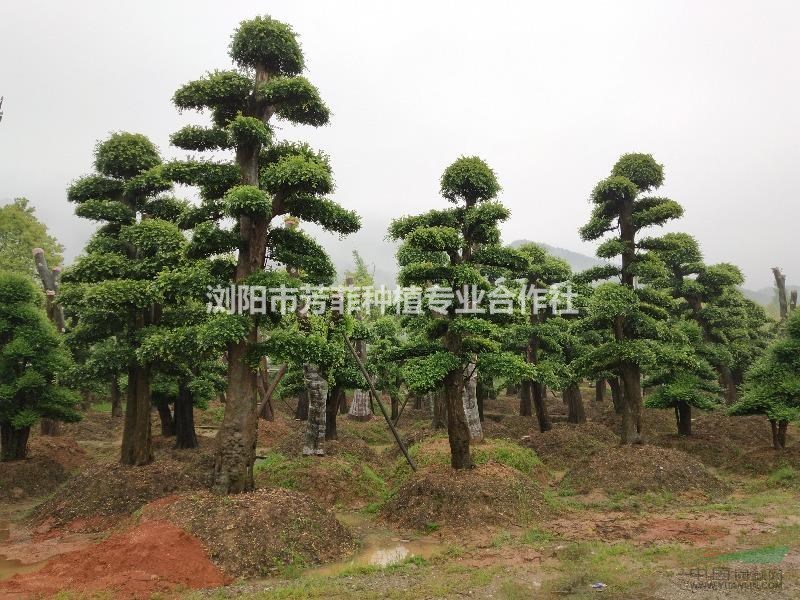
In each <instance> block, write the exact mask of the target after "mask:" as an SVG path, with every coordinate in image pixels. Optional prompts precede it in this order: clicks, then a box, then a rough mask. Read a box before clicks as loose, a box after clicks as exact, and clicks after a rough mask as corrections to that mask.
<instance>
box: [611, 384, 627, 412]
mask: <svg viewBox="0 0 800 600" xmlns="http://www.w3.org/2000/svg"><path fill="white" fill-rule="evenodd" d="M608 387H609V388H610V389H611V403H612V404H613V405H614V412H615V413H617V414H618V415H621V414H622V411H623V410H624V406H623V404H622V388H621V386H620V383H619V377H617V376H616V375H614V376H613V377H612V378H611V379H609V380H608Z"/></svg>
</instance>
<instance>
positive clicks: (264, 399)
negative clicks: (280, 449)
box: [256, 359, 286, 421]
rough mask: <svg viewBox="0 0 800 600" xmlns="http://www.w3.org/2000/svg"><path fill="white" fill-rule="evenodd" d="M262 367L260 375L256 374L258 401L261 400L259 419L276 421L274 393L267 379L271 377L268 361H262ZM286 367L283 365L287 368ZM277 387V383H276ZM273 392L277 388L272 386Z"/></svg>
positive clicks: (259, 371) (259, 370)
mask: <svg viewBox="0 0 800 600" xmlns="http://www.w3.org/2000/svg"><path fill="white" fill-rule="evenodd" d="M259 364H260V365H261V366H260V367H259V369H258V373H256V385H257V386H258V400H259V405H258V406H259V409H258V417H259V418H261V419H264V420H265V421H274V420H275V411H274V410H273V409H272V391H270V390H268V389H267V377H268V375H269V371H268V370H267V369H268V366H267V364H266V359H262V360H261V362H260V363H259ZM285 367H286V365H283V368H285ZM276 385H277V383H276ZM270 388H271V390H274V389H275V388H274V387H273V386H272V384H270Z"/></svg>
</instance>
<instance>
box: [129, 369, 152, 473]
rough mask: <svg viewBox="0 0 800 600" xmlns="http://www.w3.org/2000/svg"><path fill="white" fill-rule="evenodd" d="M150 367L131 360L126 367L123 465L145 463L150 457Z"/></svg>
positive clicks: (150, 459)
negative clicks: (132, 362) (126, 384)
mask: <svg viewBox="0 0 800 600" xmlns="http://www.w3.org/2000/svg"><path fill="white" fill-rule="evenodd" d="M151 408H152V405H151V399H150V370H149V369H148V368H147V367H141V366H139V365H137V364H132V365H131V367H130V368H129V369H128V394H127V401H126V405H125V427H124V429H123V431H122V456H121V462H122V464H124V465H146V464H147V463H149V462H150V461H152V460H153V450H152V446H151V439H150V435H151V434H150V410H151Z"/></svg>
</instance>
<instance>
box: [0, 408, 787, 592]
mask: <svg viewBox="0 0 800 600" xmlns="http://www.w3.org/2000/svg"><path fill="white" fill-rule="evenodd" d="M587 397H589V398H590V397H591V396H589V395H588V394H587ZM551 402H552V405H551V409H552V411H553V414H554V417H555V418H554V421H555V424H554V428H553V430H552V431H549V432H547V433H544V434H542V433H539V432H538V430H537V429H536V426H535V420H532V419H530V418H523V417H519V416H516V415H515V414H514V413H515V411H516V408H517V401H516V399H514V398H510V397H503V398H500V399H499V400H496V401H490V402H487V405H486V412H487V414H486V422H485V431H486V437H487V439H486V440H485V441H484V442H483V443H482V444H479V445H476V446H475V447H474V448H473V454H474V457H475V462H476V463H477V467H476V468H475V469H474V470H472V471H469V472H453V471H452V470H450V469H449V468H448V466H447V464H448V446H447V441H446V436H445V435H444V433H443V432H442V431H435V430H433V429H432V428H431V426H430V423H429V419H428V416H427V414H426V413H425V412H424V411H415V410H413V409H410V408H408V409H406V411H405V414H404V415H403V417H402V419H401V421H400V425H399V429H400V430H401V434H402V437H403V439H405V440H406V441H407V443H408V444H409V445H410V453H411V456H412V457H413V459H414V461H415V463H416V464H417V466H418V471H417V472H416V473H414V472H412V471H411V470H410V469H409V467H408V465H407V463H406V462H405V459H404V458H403V457H402V455H401V454H400V452H399V451H398V450H397V448H396V447H395V446H394V444H393V439H392V437H391V435H390V433H389V431H388V429H387V427H386V424H385V423H384V422H383V419H382V418H380V417H376V418H375V419H373V420H372V421H368V422H354V421H350V420H348V419H347V418H346V417H345V416H340V418H339V440H337V441H334V442H330V443H328V445H327V455H326V456H325V457H321V458H320V457H303V456H301V455H300V448H301V445H302V427H303V424H301V423H298V422H296V421H294V420H293V419H291V418H290V416H289V410H288V408H286V410H285V411H283V410H279V411H278V414H277V416H276V420H275V421H273V422H270V423H266V422H262V423H261V424H260V426H259V427H260V429H259V442H258V450H257V454H258V456H259V460H258V463H257V477H256V478H257V485H258V488H259V489H258V490H257V491H256V492H253V493H251V494H246V495H241V496H236V497H232V498H220V497H217V496H214V495H212V494H210V493H209V492H208V491H207V486H208V475H209V473H210V468H211V465H212V464H213V436H214V435H215V431H216V429H215V428H216V426H217V424H218V422H219V418H220V416H221V407H218V406H211V407H210V408H209V410H208V411H205V412H198V414H197V420H198V424H199V425H200V429H199V433H200V434H201V447H200V448H199V449H198V450H192V451H187V450H174V449H172V447H171V441H170V440H169V439H162V438H160V437H156V439H155V441H154V446H155V452H156V461H155V462H154V463H153V464H152V465H148V466H146V467H139V468H124V467H121V466H119V465H117V464H116V456H117V451H118V447H119V441H120V439H119V438H120V431H121V423H120V422H119V421H118V420H114V419H112V418H111V417H110V415H109V414H108V413H107V412H103V411H94V412H92V413H90V414H89V415H88V416H87V418H86V419H85V420H84V421H83V422H82V423H80V424H75V425H70V426H69V427H67V428H65V432H64V434H63V435H62V436H61V437H59V438H41V437H39V436H38V435H35V436H34V437H33V439H32V441H31V456H30V458H29V459H28V460H26V461H21V462H19V463H9V464H0V598H20V599H21V598H39V597H48V596H52V595H55V594H59V598H71V597H74V598H83V597H97V596H96V595H97V594H101V596H100V597H112V598H150V597H158V598H167V597H187V596H188V597H203V598H205V597H213V598H218V597H219V598H223V597H252V598H271V597H276V598H313V597H326V598H327V597H341V598H350V597H359V598H385V597H390V598H433V597H441V598H456V597H463V596H469V597H474V598H531V597H542V598H549V597H553V598H563V597H569V598H584V597H585V598H590V597H591V598H595V597H608V598H637V599H638V598H658V599H672V598H690V597H691V598H797V597H800V579H798V573H799V572H800V535H798V534H800V508H798V506H800V505H798V498H799V497H800V445H798V443H797V440H796V437H795V436H794V435H790V440H789V447H788V448H787V449H786V451H785V452H782V453H776V452H774V451H773V450H771V449H770V448H769V446H768V443H769V428H768V424H767V423H766V422H765V421H764V420H763V419H760V418H757V417H752V418H749V417H748V418H730V417H727V416H725V415H723V414H720V413H712V414H697V415H695V420H694V423H693V426H694V434H695V435H694V436H693V437H692V438H689V439H682V438H678V437H677V436H676V435H675V434H674V422H673V415H672V414H671V413H670V412H669V411H648V412H647V415H646V419H645V422H646V425H647V428H648V429H647V432H648V441H649V442H650V443H649V444H648V445H647V446H644V447H636V448H623V447H619V446H618V444H617V438H616V434H615V416H614V414H613V411H612V410H611V409H610V406H609V405H608V404H607V403H595V402H593V401H591V400H589V401H587V403H586V404H587V410H588V413H589V417H590V420H589V422H588V423H586V424H584V425H579V426H575V425H569V424H567V423H565V422H564V419H563V413H564V407H563V405H562V404H561V401H560V400H558V399H556V398H553V399H552V400H551ZM154 431H158V428H154ZM793 433H794V432H790V434H793Z"/></svg>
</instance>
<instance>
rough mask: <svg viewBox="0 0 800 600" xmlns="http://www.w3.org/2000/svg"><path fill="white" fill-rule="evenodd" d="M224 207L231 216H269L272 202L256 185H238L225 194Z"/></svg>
mask: <svg viewBox="0 0 800 600" xmlns="http://www.w3.org/2000/svg"><path fill="white" fill-rule="evenodd" d="M225 209H226V211H227V212H228V214H229V215H231V216H232V217H238V216H240V215H249V216H257V217H264V218H269V216H270V214H271V212H272V202H271V200H270V199H269V197H268V196H267V194H266V193H264V192H262V191H261V190H260V189H258V188H257V187H255V186H252V185H238V186H236V187H232V188H231V189H229V190H228V191H227V193H226V194H225Z"/></svg>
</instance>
